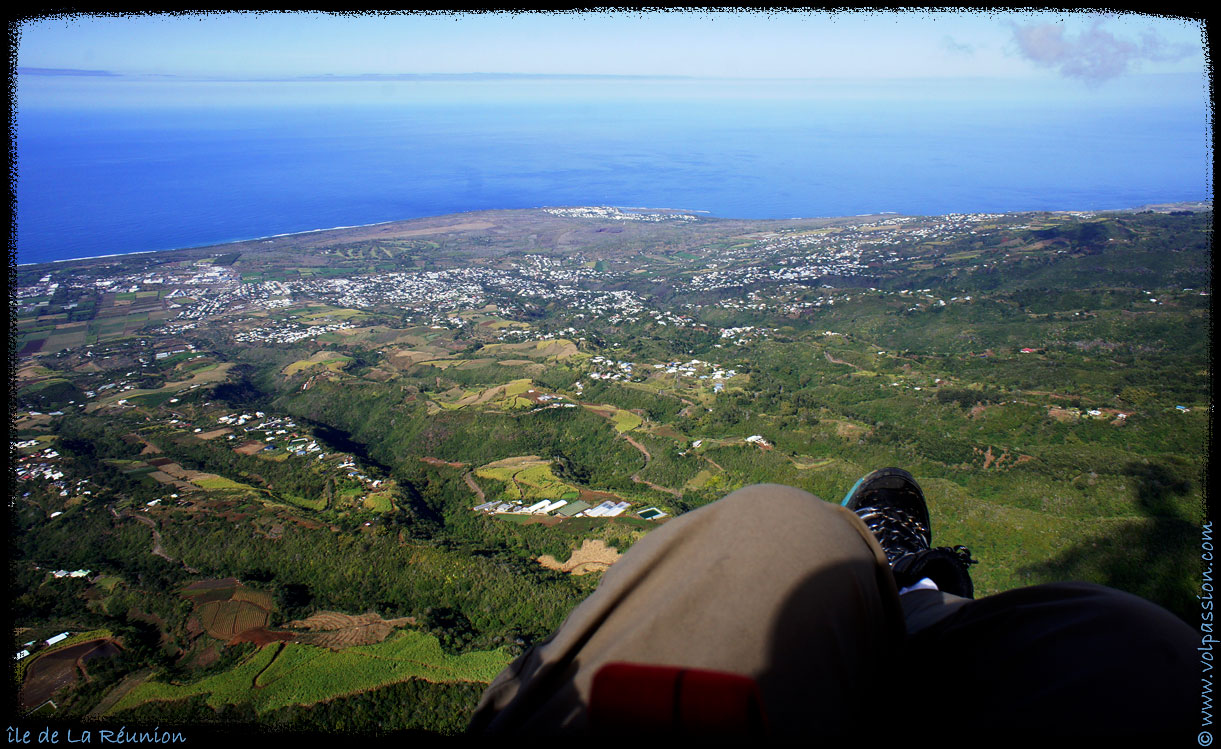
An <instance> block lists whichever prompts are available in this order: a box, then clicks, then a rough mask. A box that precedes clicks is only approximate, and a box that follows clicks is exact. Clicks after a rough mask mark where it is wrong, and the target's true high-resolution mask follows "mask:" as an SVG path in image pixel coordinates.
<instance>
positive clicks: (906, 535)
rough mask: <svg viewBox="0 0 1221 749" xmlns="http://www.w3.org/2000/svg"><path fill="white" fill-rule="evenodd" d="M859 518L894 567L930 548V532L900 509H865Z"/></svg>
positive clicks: (860, 511)
mask: <svg viewBox="0 0 1221 749" xmlns="http://www.w3.org/2000/svg"><path fill="white" fill-rule="evenodd" d="M856 514H857V515H858V516H859V517H860V519H861V520H863V521H865V525H866V526H867V527H868V528H869V530H870V531H871V532H872V533H873V535H874V538H876V539H877V540H878V543H879V544H881V546H882V550H883V551H885V552H886V561H887V562H890V563H892V564H893V563H894V561H895V560H896V559H898V558H899V557H901V556H904V555H906V554H915V553H916V552H919V551H924V550H925V549H928V548H929V544H928V539H929V537H930V536H931V535H932V534H931V533H929V529H928V528H927V527H926V526H925V525H924V523H921V522H920V521H919V520H918V519H916V517H915V516H913V515H912V514H911V513H910V512H908V511H906V510H904V509H903V508H901V507H892V506H886V507H873V506H871V507H862V508H860V509H858V510H857V512H856ZM958 548H961V549H963V550H965V548H966V547H958ZM956 553H957V552H956ZM967 558H970V553H969V552H968V554H967Z"/></svg>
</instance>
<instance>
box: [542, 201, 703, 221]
mask: <svg viewBox="0 0 1221 749" xmlns="http://www.w3.org/2000/svg"><path fill="white" fill-rule="evenodd" d="M543 212H544V213H550V214H551V215H552V216H563V217H564V218H600V219H610V220H612V221H648V222H658V221H695V220H697V219H696V217H695V216H694V215H692V214H690V213H682V212H680V211H663V212H654V211H648V210H646V209H639V210H631V211H621V210H619V209H618V208H615V207H614V206H608V205H599V206H580V207H574V208H544V209H543Z"/></svg>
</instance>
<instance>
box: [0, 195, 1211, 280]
mask: <svg viewBox="0 0 1221 749" xmlns="http://www.w3.org/2000/svg"><path fill="white" fill-rule="evenodd" d="M1212 206H1213V203H1212V201H1211V200H1184V201H1175V202H1171V203H1148V204H1145V205H1140V206H1135V207H1131V208H1107V209H1091V210H1088V211H1085V210H1083V209H1074V208H1067V209H1061V210H1054V211H1003V213H1039V212H1045V213H1083V212H1087V213H1125V212H1130V211H1144V210H1159V209H1160V210H1162V211H1171V210H1179V209H1188V210H1190V209H1191V208H1193V207H1194V208H1196V209H1197V210H1212ZM581 207H585V206H535V207H533V208H515V209H507V210H518V211H536V210H543V209H544V208H581ZM598 207H602V206H598ZM607 207H612V208H617V209H618V210H621V211H630V212H641V211H655V212H658V213H699V214H705V215H706V216H708V217H709V218H715V217H714V216H713V215H712V212H711V211H706V210H698V209H679V208H644V207H638V206H607ZM488 210H495V209H477V210H473V211H460V212H458V213H446V214H439V215H434V216H416V217H413V218H402V219H392V220H390V221H374V222H371V223H368V224H347V225H342V226H330V227H322V228H317V229H303V230H301V231H290V232H280V233H278V234H264V235H261V236H257V237H247V238H244V239H230V240H226V241H223V242H210V243H205V244H194V245H183V246H181V247H167V248H163V249H158V250H133V251H131V252H114V253H109V254H105V255H85V256H82V257H72V258H63V259H59V260H39V261H37V262H32V263H14V264H13V265H12V266H10V267H12V268H14V269H16V268H31V267H34V266H38V265H56V264H60V263H75V262H81V261H88V260H105V259H107V258H119V257H128V256H130V255H151V254H155V253H158V252H180V251H185V250H202V249H207V248H209V247H218V248H219V247H228V246H230V245H236V244H245V243H247V242H263V241H267V240H273V239H283V238H285V237H299V236H304V235H308V234H320V233H323V232H328V231H343V230H345V229H367V228H369V227H373V226H387V225H389V224H399V223H406V222H409V221H426V220H429V219H437V218H444V217H445V216H462V215H465V214H467V213H483V212H486V211H488ZM967 213H972V211H967ZM900 215H906V214H901V213H899V212H897V211H874V212H872V213H861V214H855V215H852V216H793V217H790V218H788V219H746V220H759V221H785V220H787V221H805V220H815V219H840V218H864V217H868V216H900Z"/></svg>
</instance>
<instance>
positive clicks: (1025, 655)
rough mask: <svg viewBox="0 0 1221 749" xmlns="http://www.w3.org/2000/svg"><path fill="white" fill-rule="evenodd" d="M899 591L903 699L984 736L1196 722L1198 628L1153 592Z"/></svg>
mask: <svg viewBox="0 0 1221 749" xmlns="http://www.w3.org/2000/svg"><path fill="white" fill-rule="evenodd" d="M901 598H902V599H903V605H904V609H905V610H906V611H907V612H908V614H909V619H908V623H909V632H910V634H911V636H910V637H909V639H908V645H907V648H906V652H907V654H908V658H907V662H906V666H905V667H904V670H905V671H906V673H908V674H910V675H911V676H912V677H913V679H916V680H918V682H919V684H920V691H919V692H918V693H917V694H914V695H913V696H914V697H915V698H916V699H914V700H912V701H910V702H909V703H908V706H909V707H910V708H911V709H912V710H914V711H916V712H920V713H922V714H924V715H929V716H930V717H933V718H936V719H944V720H945V721H947V722H949V723H952V724H953V725H954V726H955V730H962V731H964V732H968V733H970V734H971V735H974V736H976V737H978V738H980V739H983V740H986V739H988V738H992V737H994V736H1007V737H1013V736H1015V735H1023V736H1052V735H1055V736H1065V735H1079V736H1095V735H1096V736H1104V735H1125V736H1136V735H1149V734H1169V735H1186V736H1187V737H1191V736H1194V735H1195V731H1196V730H1198V722H1199V708H1200V690H1199V684H1200V682H1199V677H1200V666H1199V662H1198V654H1197V653H1196V648H1197V647H1198V646H1199V634H1198V633H1196V632H1195V631H1194V630H1193V629H1192V628H1191V627H1190V626H1188V625H1187V624H1185V623H1184V622H1182V621H1181V620H1179V619H1178V618H1177V617H1175V616H1174V615H1173V614H1171V613H1170V612H1168V611H1166V610H1165V609H1163V608H1161V607H1160V606H1157V605H1155V604H1153V603H1150V602H1149V601H1146V600H1144V599H1142V598H1139V597H1137V596H1134V595H1131V594H1128V593H1123V592H1121V591H1118V590H1113V589H1111V588H1105V587H1103V586H1101V585H1094V584H1092V583H1053V584H1047V585H1035V586H1031V587H1026V588H1018V589H1016V590H1010V591H1006V592H1004V593H998V594H996V595H991V596H987V597H985V598H980V599H978V600H968V599H963V598H958V597H956V596H951V595H948V594H944V593H940V592H939V591H914V592H911V593H907V594H904V595H903V596H901ZM922 698H927V699H922ZM1193 725H1194V726H1195V727H1196V728H1195V729H1193Z"/></svg>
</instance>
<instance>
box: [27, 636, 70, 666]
mask: <svg viewBox="0 0 1221 749" xmlns="http://www.w3.org/2000/svg"><path fill="white" fill-rule="evenodd" d="M70 634H72V633H71V632H60V633H59V634H57V635H55V636H54V637H49V638H47V639H46V640H44V641H43V643H42V644H41V645H39V644H38V641H37V640H30V641H29V642H27V643H24V644H22V646H21V650H18V651H17V652H16V653H15V654H14V655H13V660H15V661H19V660H21V659H22V658H26V657H28V656H29V655H30V653H32V652H34V650H41V649H42V648H48V647H51V646H52V645H54V644H56V643H59V642H63V641H64V640H66V639H68V636H69V635H70Z"/></svg>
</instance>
